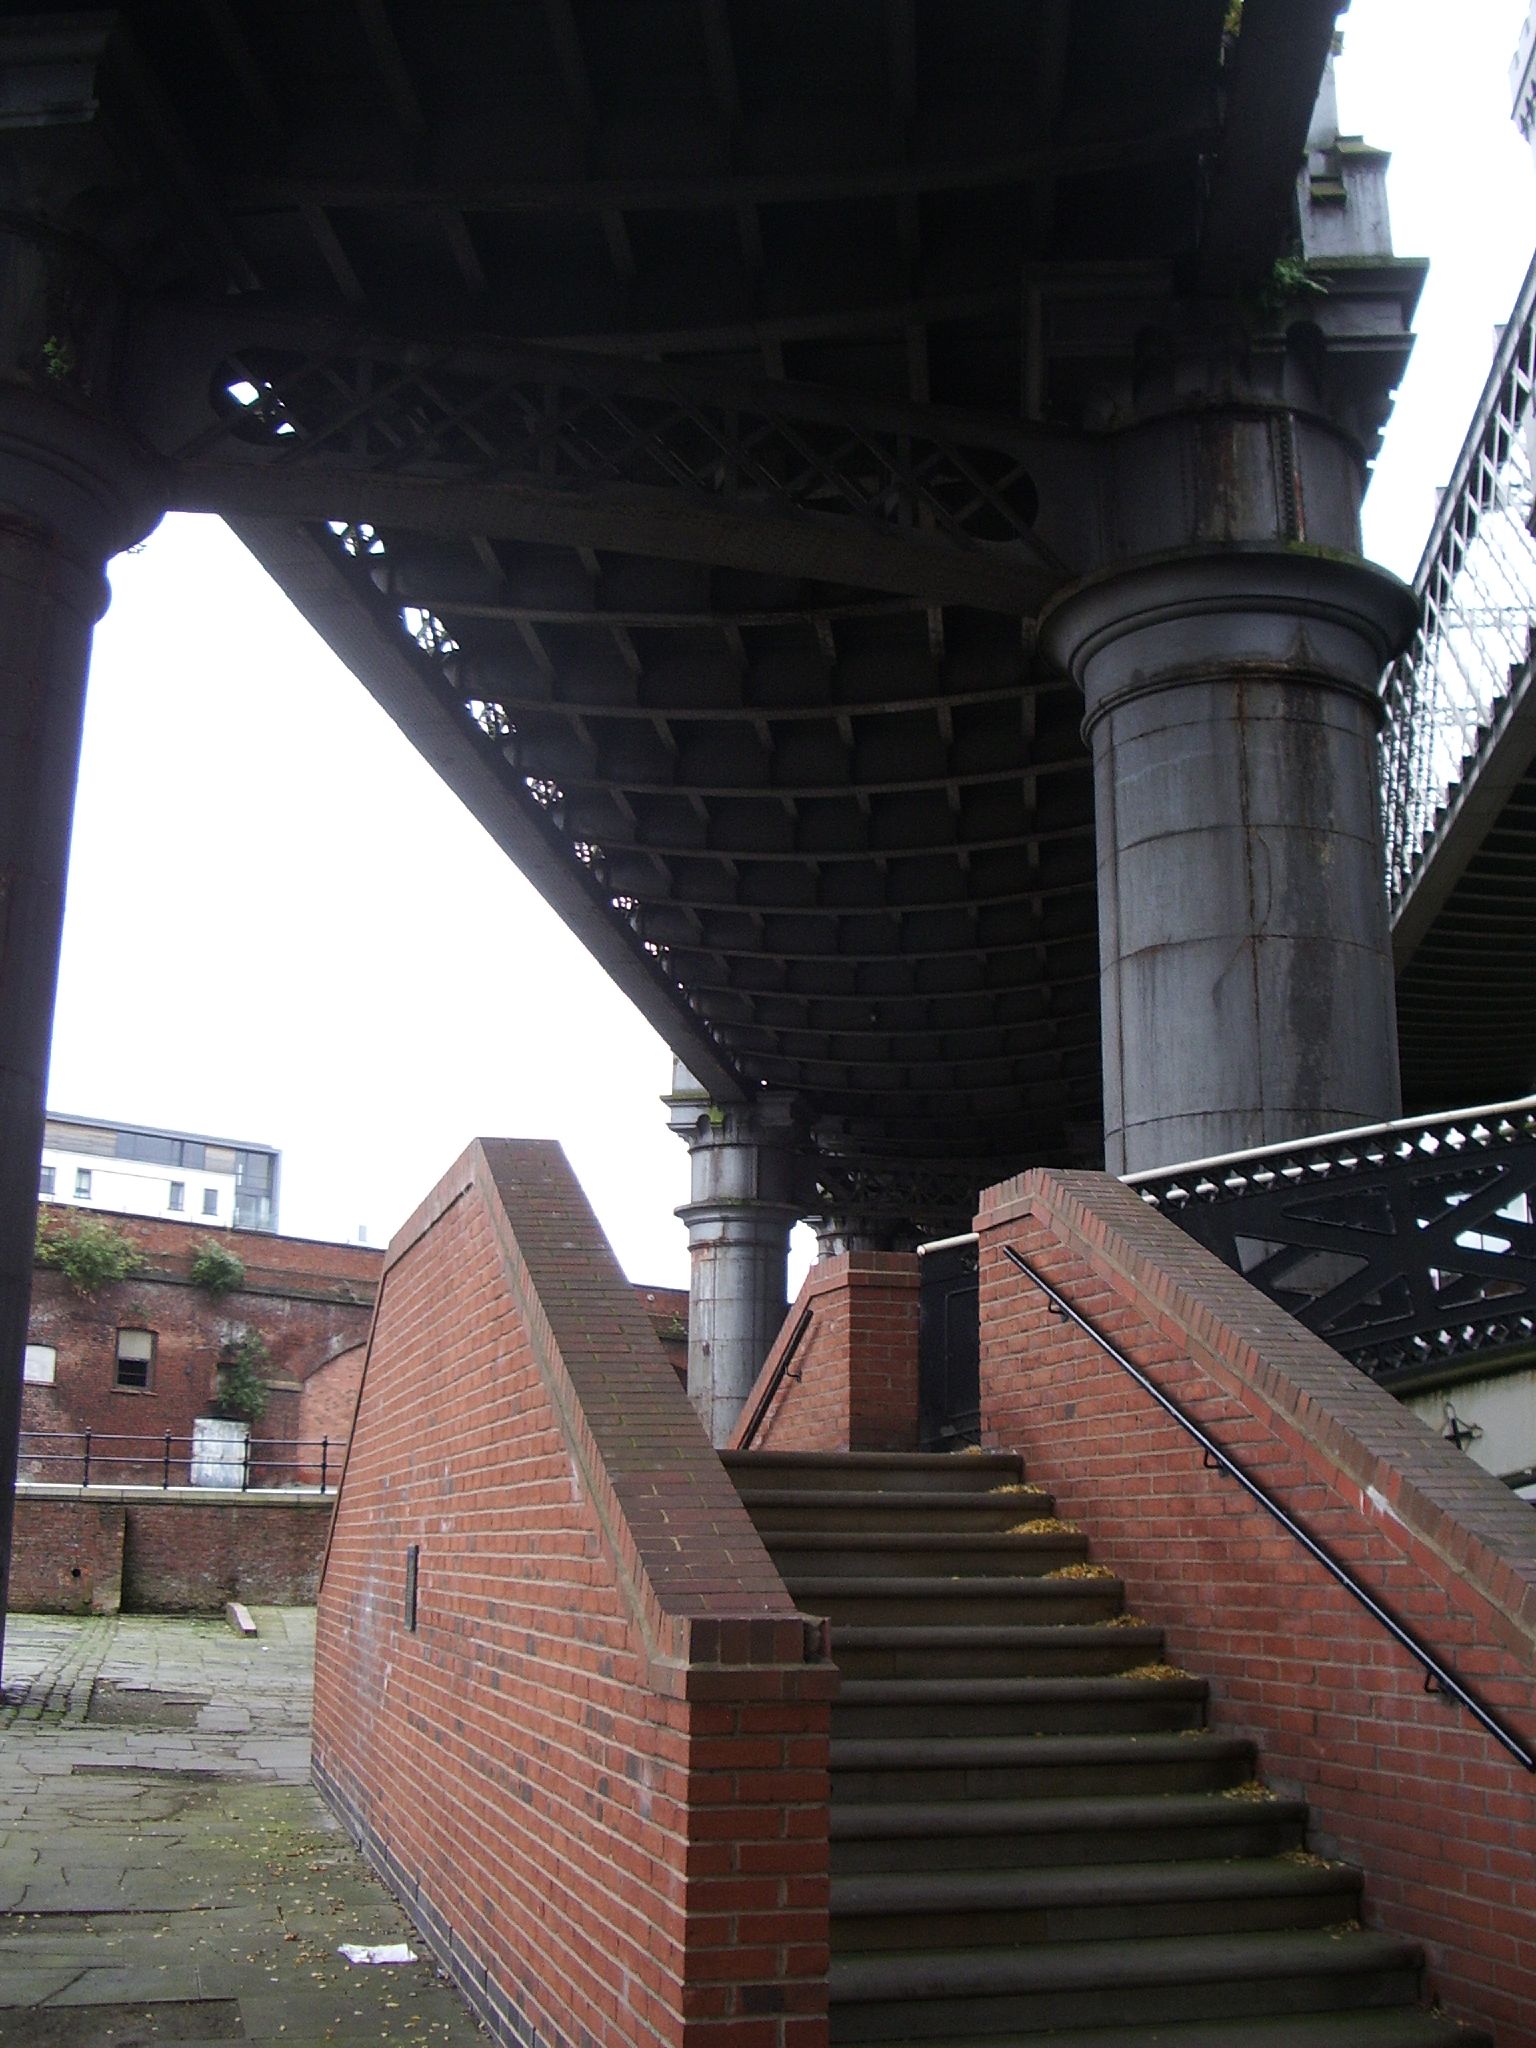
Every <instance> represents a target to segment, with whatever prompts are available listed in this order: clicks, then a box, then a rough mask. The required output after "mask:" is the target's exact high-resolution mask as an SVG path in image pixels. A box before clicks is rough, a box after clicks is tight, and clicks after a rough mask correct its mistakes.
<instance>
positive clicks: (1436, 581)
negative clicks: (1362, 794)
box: [1381, 262, 1536, 904]
mask: <svg viewBox="0 0 1536 2048" xmlns="http://www.w3.org/2000/svg"><path fill="white" fill-rule="evenodd" d="M1533 385H1536V262H1533V263H1532V266H1531V268H1530V270H1529V271H1528V272H1527V273H1526V278H1525V282H1524V284H1523V285H1522V286H1521V288H1520V296H1519V298H1518V299H1517V301H1516V303H1515V307H1514V311H1513V313H1512V314H1511V316H1510V320H1509V324H1508V326H1507V327H1506V328H1505V329H1504V331H1503V335H1502V337H1501V339H1500V341H1499V346H1498V350H1497V352H1496V354H1495V356H1494V361H1493V367H1492V369H1491V370H1490V371H1489V374H1488V381H1487V383H1486V385H1485V386H1484V388H1483V395H1482V398H1481V400H1480V401H1479V404H1478V409H1477V412H1476V414H1475V415H1474V417H1473V421H1472V425H1471V427H1470V428H1469V429H1468V432H1467V438H1466V440H1465V442H1464V443H1463V444H1462V450H1461V454H1460V457H1459V458H1458V461H1457V464H1456V469H1455V473H1454V474H1453V476H1452V478H1451V481H1450V483H1449V485H1448V486H1447V488H1446V490H1445V492H1444V493H1443V495H1442V497H1441V500H1440V506H1439V510H1438V512H1437V513H1436V516H1435V522H1434V525H1433V526H1432V528H1431V529H1430V535H1429V539H1428V542H1427V543H1426V545H1425V549H1424V554H1423V558H1422V560H1421V561H1420V563H1419V569H1418V574H1417V576H1416V577H1415V579H1414V588H1415V591H1416V592H1417V594H1418V597H1419V600H1420V603H1421V605H1422V608H1423V611H1422V618H1421V622H1420V626H1419V630H1418V632H1417V634H1416V635H1415V636H1414V640H1413V644H1412V645H1411V646H1410V647H1409V649H1408V651H1407V653H1406V654H1404V655H1403V656H1402V657H1401V658H1400V659H1399V660H1398V661H1397V662H1396V663H1395V664H1394V666H1393V667H1392V668H1391V669H1390V670H1389V671H1388V673H1387V676H1386V679H1385V682H1384V685H1383V695H1384V699H1385V707H1386V723H1385V727H1384V730H1383V733H1382V752H1381V762H1382V807H1383V819H1384V825H1385V832H1386V858H1387V884H1388V890H1389V893H1390V895H1391V897H1392V900H1393V902H1394V904H1396V903H1397V902H1398V901H1399V900H1400V899H1401V898H1402V897H1403V896H1404V895H1405V894H1406V892H1407V890H1408V887H1409V885H1410V883H1411V882H1412V881H1413V879H1414V876H1415V873H1416V872H1417V870H1418V867H1419V864H1420V862H1421V861H1422V859H1423V857H1424V855H1425V852H1426V850H1427V847H1428V842H1429V840H1430V838H1431V836H1432V834H1433V833H1434V830H1435V827H1436V825H1437V823H1438V821H1439V817H1440V815H1441V813H1442V812H1443V811H1444V809H1445V807H1446V805H1447V804H1448V802H1449V800H1450V797H1451V794H1452V792H1453V791H1454V790H1455V789H1456V788H1457V786H1458V785H1460V784H1462V783H1464V782H1466V781H1469V780H1470V779H1471V777H1472V776H1473V775H1474V774H1475V772H1476V767H1477V763H1478V760H1479V757H1480V755H1481V753H1482V751H1483V749H1484V747H1485V746H1486V745H1487V743H1488V741H1489V737H1490V734H1491V733H1492V731H1493V729H1494V726H1495V722H1496V720H1497V717H1498V713H1499V711H1500V709H1501V707H1502V705H1503V703H1504V701H1505V699H1506V698H1507V697H1508V695H1509V693H1510V691H1511V689H1512V688H1513V687H1514V686H1515V684H1516V682H1517V681H1518V679H1519V673H1518V672H1519V671H1521V670H1522V669H1523V668H1524V666H1525V665H1526V663H1527V662H1528V661H1529V659H1530V656H1531V652H1532V625H1533V621H1536V538H1533V536H1532V532H1531V522H1532V518H1533V486H1532V474H1531V443H1530V437H1531V431H1532V404H1531V397H1532V389H1533Z"/></svg>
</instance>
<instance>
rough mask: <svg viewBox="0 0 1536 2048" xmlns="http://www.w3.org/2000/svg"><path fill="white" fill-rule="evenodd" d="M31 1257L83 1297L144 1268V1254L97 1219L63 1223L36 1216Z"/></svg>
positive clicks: (128, 1239) (102, 1220) (102, 1219)
mask: <svg viewBox="0 0 1536 2048" xmlns="http://www.w3.org/2000/svg"><path fill="white" fill-rule="evenodd" d="M34 1257H35V1259H36V1261H37V1263H38V1265H40V1266H47V1267H48V1268H49V1269H50V1270H51V1271H53V1272H55V1273H62V1274H63V1275H64V1278H65V1279H66V1280H67V1281H68V1282H69V1284H70V1286H71V1287H72V1288H73V1289H74V1291H75V1293H76V1294H83V1295H91V1294H95V1293H97V1292H98V1291H99V1290H100V1289H101V1288H103V1287H110V1286H111V1285H113V1284H114V1283H115V1282H116V1281H118V1280H126V1279H128V1277H129V1276H130V1275H131V1274H133V1273H137V1272H138V1271H139V1270H140V1268H141V1267H142V1266H143V1264H144V1254H143V1253H142V1252H141V1251H140V1250H139V1248H138V1246H137V1245H136V1244H135V1243H134V1241H133V1239H132V1238H131V1237H125V1236H124V1235H123V1233H122V1232H121V1231H120V1230H115V1229H114V1228H113V1227H112V1225H111V1224H110V1223H108V1222H107V1221H106V1220H105V1218H103V1217H100V1216H84V1217H82V1218H81V1219H80V1221H79V1222H78V1223H66V1222H64V1221H63V1220H62V1219H61V1218H56V1217H52V1216H48V1215H46V1214H40V1215H39V1216H38V1219H37V1243H36V1249H35V1252H34Z"/></svg>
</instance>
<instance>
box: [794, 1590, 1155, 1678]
mask: <svg viewBox="0 0 1536 2048" xmlns="http://www.w3.org/2000/svg"><path fill="white" fill-rule="evenodd" d="M1066 1583H1070V1581H1068V1582H1066ZM1089 1583H1092V1582H1091V1581H1090V1582H1089ZM1106 1583H1109V1582H1106ZM1162 1651H1163V1632H1162V1630H1161V1629H1159V1628H1153V1627H1152V1626H1151V1624H1150V1623H1146V1622H1139V1623H1135V1624H1130V1625H1128V1624H1126V1623H1125V1622H1123V1621H1121V1622H1105V1623H1095V1624H1093V1625H1083V1626H1077V1627H1072V1628H1062V1627H1046V1626H1043V1625H1040V1624H1036V1625H1032V1626H1026V1627H1010V1628H979V1627H971V1628H909V1627H892V1626H879V1627H876V1626H862V1625H858V1624H854V1623H848V1622H844V1623H843V1624H842V1625H840V1626H839V1628H838V1630H837V1639H836V1642H835V1644H834V1646H833V1653H832V1654H833V1656H834V1657H835V1658H836V1660H837V1666H838V1669H839V1670H840V1671H841V1672H842V1674H843V1676H844V1678H845V1679H849V1678H1066V1677H1082V1678H1089V1677H1107V1676H1109V1675H1111V1674H1113V1673H1115V1672H1118V1671H1126V1670H1128V1669H1130V1668H1131V1667H1132V1666H1133V1665H1136V1664H1147V1663H1151V1662H1154V1661H1155V1660H1156V1659H1158V1658H1159V1657H1161V1655H1162Z"/></svg>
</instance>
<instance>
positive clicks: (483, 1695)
mask: <svg viewBox="0 0 1536 2048" xmlns="http://www.w3.org/2000/svg"><path fill="white" fill-rule="evenodd" d="M411 1545H417V1546H419V1577H418V1582H417V1626H416V1629H415V1631H414V1632H412V1631H410V1630H409V1629H408V1628H407V1627H406V1625H405V1595H406V1559H407V1548H408V1546H411ZM808 1660H809V1661H808ZM834 1685H835V1673H834V1672H833V1671H832V1668H831V1666H830V1665H829V1664H827V1663H826V1662H825V1660H824V1649H823V1645H822V1637H821V1632H820V1630H819V1629H817V1628H815V1627H814V1626H813V1625H811V1624H808V1623H807V1622H806V1620H805V1619H804V1617H802V1616H801V1615H799V1614H797V1613H796V1612H795V1609H794V1607H793V1605H792V1604H791V1602H790V1600H789V1598H788V1596H787V1595H786V1593H785V1592H784V1589H783V1586H782V1584H781V1582H780V1581H779V1579H778V1576H777V1574H776V1573H775V1571H774V1569H773V1566H772V1564H771V1562H770V1560H769V1559H768V1556H767V1553H766V1552H765V1551H764V1550H763V1548H762V1546H761V1544H760V1542H759V1540H758V1538H757V1536H756V1533H755V1532H754V1530H753V1529H752V1526H751V1524H750V1522H749V1521H748V1520H747V1517H746V1514H745V1512H744V1510H743V1509H742V1506H741V1503H740V1501H739V1500H738V1499H737V1497H736V1494H735V1491H734V1489H733V1488H732V1486H731V1484H730V1482H729V1480H728V1479H727V1478H726V1476H725V1473H724V1471H723V1469H722V1467H721V1465H720V1462H719V1460H718V1458H717V1457H716V1456H715V1455H714V1453H713V1452H712V1451H711V1449H710V1447H709V1445H708V1443H707V1441H706V1439H705V1437H704V1434H703V1431H702V1430H701V1428H700V1426H699V1423H698V1419H697V1417H696V1416H695V1414H694V1412H693V1410H692V1408H691V1407H690V1405H689V1403H688V1400H687V1397H686V1395H685V1393H684V1392H683V1390H682V1389H681V1388H680V1387H679V1386H678V1384H677V1382H676V1378H675V1376H674V1374H673V1373H672V1372H671V1371H670V1370H669V1369H668V1367H667V1364H666V1362H665V1359H664V1358H663V1356H662V1354H661V1352H660V1350H659V1348H658V1345H657V1342H656V1339H655V1336H654V1333H653V1331H652V1330H651V1328H650V1326H649V1324H648V1322H647V1320H646V1317H645V1315H644V1313H643V1311H642V1309H641V1307H640V1306H639V1304H638V1303H637V1301H636V1298H635V1293H634V1290H633V1289H631V1288H630V1287H628V1286H627V1285H626V1284H625V1282H624V1281H623V1279H622V1277H621V1275H620V1274H619V1272H618V1270H617V1268H616V1266H615V1264H614V1262H613V1258H612V1254H611V1253H610V1252H609V1251H608V1248H607V1246H606V1245H605V1243H604V1242H603V1239H602V1237H601V1234H600V1232H599V1231H598V1229H597V1226H596V1223H595V1221H594V1220H593V1218H592V1216H591V1213H590V1211H589V1210H588V1208H587V1206H586V1204H585V1202H584V1200H583V1198H582V1196H581V1193H580V1190H579V1188H577V1186H576V1184H575V1181H574V1178H573V1177H572V1175H571V1173H570V1169H569V1168H568V1166H567V1165H566V1163H565V1160H564V1157H563V1155H562V1154H561V1153H560V1151H559V1148H558V1147H557V1146H553V1145H545V1144H509V1143H505V1142H501V1141H490V1140H487V1141H484V1142H483V1143H482V1144H480V1145H476V1146H472V1147H471V1148H470V1150H469V1152H467V1153H466V1154H465V1156H464V1158H463V1159H462V1160H461V1161H460V1162H459V1164H458V1166H457V1167H456V1168H455V1169H454V1170H453V1172H452V1173H451V1174H450V1175H449V1176H448V1177H447V1178H445V1180H444V1181H443V1182H442V1183H441V1184H440V1186H439V1187H438V1188H437V1190H436V1191H435V1193H434V1194H433V1195H432V1197H431V1198H430V1199H429V1200H428V1202H427V1203H426V1204H425V1205H424V1206H423V1208H422V1209H421V1210H420V1211H418V1213H417V1215H416V1216H415V1217H413V1218H412V1219H411V1221H410V1222H409V1223H408V1224H407V1225H406V1226H405V1227H404V1229H403V1230H402V1231H401V1233H400V1235H399V1236H398V1237H397V1238H396V1240H395V1243H394V1244H393V1245H392V1246H391V1248H390V1255H389V1263H388V1267H387V1270H386V1277H385V1281H384V1284H383V1288H382V1290H381V1295H380V1303H379V1310H378V1315H377V1318H376V1322H375V1327H374V1333H373V1337H372V1339H371V1342H370V1346H369V1356H368V1362H367V1366H366V1369H365V1373H364V1379H363V1387H362V1394H361V1399H360V1402H359V1406H358V1419H357V1424H356V1427H355V1429H354V1432H353V1439H352V1448H351V1452H350V1454H349V1458H348V1465H347V1472H346V1477H345V1480H344V1482H343V1485H342V1491H341V1496H340V1500H339V1504H338V1507H337V1512H336V1520H335V1525H334V1532H333V1536H332V1541H331V1547H330V1553H329V1558H328V1562H327V1566H326V1572H325V1579H324V1583H323V1586H322V1591H321V1600H320V1628H319V1646H318V1654H317V1659H316V1674H315V1723H314V1727H315V1764H316V1777H317V1779H318V1781H319V1783H320V1784H321V1786H322V1789H324V1790H325V1791H326V1793H327V1795H328V1796H329V1797H330V1798H331V1800H332V1802H333V1803H334V1804H335V1806H336V1807H337V1809H338V1810H339V1812H340V1813H341V1814H342V1815H343V1817H344V1818H345V1819H346V1821H347V1823H348V1824H349V1826H350V1827H351V1828H352V1830H353V1831H354V1833H355V1834H356V1835H357V1836H358V1838H359V1839H360V1840H361V1842H362V1843H363V1845H364V1847H365V1850H366V1851H367V1853H368V1854H369V1856H370V1857H371V1858H372V1860H373V1862H374V1863H375V1865H376V1867H377V1868H379V1869H380V1871H381V1872H382V1873H383V1874H384V1876H385V1878H386V1880H387V1881H388V1882H389V1883H390V1884H391V1885H392V1887H393V1888H394V1889H395V1890H396V1891H397V1892H398V1893H399V1895H400V1896H401V1898H402V1899H403V1900H404V1901H405V1903H406V1905H407V1906H408V1908H409V1910H410V1911H411V1912H412V1914H413V1916H414V1917H415V1919H416V1921H417V1923H418V1925H419V1926H420V1927H421V1928H422V1931H423V1933H424V1934H425V1935H426V1937H427V1939H428V1940H429V1941H430V1942H431V1943H432V1945H433V1947H434V1948H435V1950H436V1951H437V1954H438V1956H439V1958H440V1959H441V1960H442V1961H443V1963H444V1964H445V1966H446V1967H447V1968H449V1969H450V1970H451V1971H452V1972H453V1974H454V1976H455V1977H456V1978H457V1980H458V1982H459V1983H460V1985H461V1986H462V1987H463V1989H464V1990H465V1992H466V1994H467V1996H468V1997H469V1998H470V2000H471V2002H472V2003H473V2005H474V2006H475V2008H476V2010H477V2011H478V2012H479V2013H480V2014H481V2016H482V2017H483V2018H484V2019H485V2020H486V2021H487V2023H488V2024H489V2025H490V2026H491V2028H492V2030H493V2032H494V2033H496V2035H497V2036H498V2038H500V2039H503V2040H507V2041H510V2040H512V2039H526V2038H528V2030H529V2029H532V2028H534V2027H537V2028H538V2029H539V2032H540V2037H541V2038H543V2039H547V2040H548V2041H549V2042H550V2043H552V2044H559V2043H577V2042H588V2041H591V2042H597V2043H601V2044H603V2048H618V2044H631V2043H632V2044H652V2043H677V2044H686V2048H821V2044H823V2043H824V2042H825V2040H826V1988H825V1970H826V1936H827V1922H826V1908H827V1843H826V1828H827V1818H826V1794H827V1778H826V1760H827V1748H826V1744H827V1714H828V1699H829V1695H830V1692H831V1689H832V1687H833V1686H834Z"/></svg>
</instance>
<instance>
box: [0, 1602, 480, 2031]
mask: <svg viewBox="0 0 1536 2048" xmlns="http://www.w3.org/2000/svg"><path fill="white" fill-rule="evenodd" d="M255 1619H256V1622H257V1626H258V1630H259V1633H258V1635H257V1636H256V1637H255V1638H254V1639H253V1640H243V1639H242V1638H240V1637H239V1636H237V1635H235V1634H234V1632H233V1631H232V1630H230V1629H229V1628H227V1627H226V1626H225V1625H224V1624H223V1623H222V1622H215V1621H202V1620H185V1619H180V1618H176V1619H166V1618H162V1617H159V1616H149V1615H120V1616H112V1617H85V1618H79V1619H76V1618H74V1617H62V1616H54V1615H13V1616H12V1617H11V1619H10V1622H9V1624H8V1627H7V1631H6V1656H5V1682H6V1690H5V1699H4V1702H3V1704H0V2048H12V2044H25V2048H150V2044H156V2048H158V2044H160V2043H163V2042H176V2043H179V2044H182V2048H202V2044H207V2043H214V2042H227V2041H264V2042H268V2043H275V2042H283V2043H285V2044H288V2048H312V2044H316V2048H317V2044H324V2043H328V2042H335V2043H337V2044H349V2043H358V2042H364V2041H369V2042H394V2043H397V2044H399V2043H418V2044H419V2043H427V2044H433V2048H460V2044H468V2043H471V2042H473V2043H478V2044H481V2048H483V2044H484V2042H485V2039H486V2036H485V2035H484V2033H483V2031H482V2030H481V2028H480V2027H479V2026H478V2025H477V2023H476V2022H475V2021H474V2019H473V2018H472V2017H471V2016H470V2015H469V2013H468V2012H467V2010H466V2009H465V2007H464V2006H463V2005H462V2003H461V2002H460V2000H459V1998H458V1996H457V1994H456V1993H455V1992H454V1990H453V1988H452V1986H451V1985H450V1984H449V1983H448V1982H447V1980H446V1979H445V1978H443V1977H441V1976H440V1975H439V1974H438V1972H437V1971H436V1969H435V1968H434V1966H433V1965H432V1964H431V1962H430V1961H429V1960H428V1959H427V1957H426V1951H425V1948H424V1945H423V1944H422V1942H421V1940H420V1938H419V1937H418V1936H417V1935H416V1934H415V1932H414V1930H413V1929H412V1928H411V1926H410V1924H409V1922H408V1921H407V1919H406V1917H405V1915H404V1914H403V1913H402V1911H401V1910H400V1908H399V1907H398V1906H397V1905H396V1904H395V1902H394V1900H393V1899H392V1898H391V1897H390V1896H389V1894H388V1893H387V1892H386V1891H385V1890H384V1889H383V1887H382V1886H381V1885H379V1884H378V1883H377V1882H376V1881H375V1880H374V1878H373V1877H372V1876H371V1875H370V1873H369V1872H368V1871H367V1869H366V1868H365V1867H364V1865H363V1862H362V1860H361V1858H360V1857H359V1856H358V1855H357V1853H356V1852H355V1850H354V1849H353V1848H352V1845H351V1843H350V1842H349V1841H348V1840H347V1838H346V1836H345V1835H344V1834H343V1833H342V1831H341V1829H340V1828H339V1826H338V1825H337V1823H336V1822H335V1821H334V1819H333V1818H332V1817H331V1815H330V1813H329V1812H328V1810H327V1809H326V1808H325V1807H324V1806H323V1805H322V1804H321V1802H320V1800H319V1799H318V1797H317V1796H316V1794H315V1792H314V1791H313V1789H312V1787H311V1786H310V1783H309V1707H310V1682H311V1671H312V1667H313V1655H314V1614H313V1612H312V1610H308V1609H293V1608H258V1609H256V1610H255ZM398 1941H407V1942H409V1944H410V1946H411V1947H412V1948H413V1949H414V1950H415V1951H416V1952H417V1954H418V1955H419V1956H420V1957H421V1958H422V1960H421V1961H419V1962H416V1963H406V1964H360V1965H353V1964H349V1963H348V1962H346V1961H345V1960H344V1958H343V1957H342V1956H340V1955H339V1954H338V1948H339V1945H340V1944H341V1943H342V1942H361V1943H369V1944H373V1943H382V1942H398Z"/></svg>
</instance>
